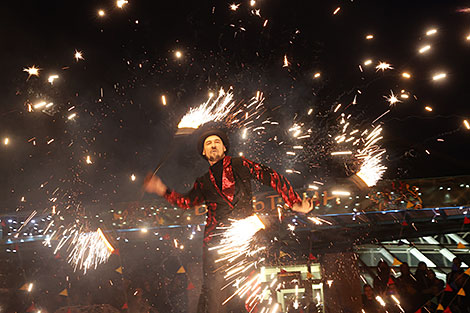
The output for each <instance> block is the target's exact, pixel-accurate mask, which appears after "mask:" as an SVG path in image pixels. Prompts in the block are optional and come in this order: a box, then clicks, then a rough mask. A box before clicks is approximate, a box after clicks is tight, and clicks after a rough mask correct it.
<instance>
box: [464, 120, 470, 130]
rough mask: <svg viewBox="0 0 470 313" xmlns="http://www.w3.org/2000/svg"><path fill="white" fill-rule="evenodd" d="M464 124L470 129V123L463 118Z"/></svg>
mask: <svg viewBox="0 0 470 313" xmlns="http://www.w3.org/2000/svg"><path fill="white" fill-rule="evenodd" d="M463 124H464V125H465V128H467V129H470V124H469V123H468V121H467V120H463Z"/></svg>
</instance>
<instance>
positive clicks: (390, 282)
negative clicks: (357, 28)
mask: <svg viewBox="0 0 470 313" xmlns="http://www.w3.org/2000/svg"><path fill="white" fill-rule="evenodd" d="M394 283H395V281H394V280H393V279H392V277H390V278H389V279H388V282H387V285H393V284H394Z"/></svg>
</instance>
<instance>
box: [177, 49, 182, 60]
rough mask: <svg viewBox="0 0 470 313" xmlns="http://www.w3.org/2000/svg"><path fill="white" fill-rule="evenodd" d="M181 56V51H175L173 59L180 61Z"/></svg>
mask: <svg viewBox="0 0 470 313" xmlns="http://www.w3.org/2000/svg"><path fill="white" fill-rule="evenodd" d="M182 56H183V53H181V51H175V57H176V58H177V59H181V57H182Z"/></svg>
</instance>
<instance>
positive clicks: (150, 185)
mask: <svg viewBox="0 0 470 313" xmlns="http://www.w3.org/2000/svg"><path fill="white" fill-rule="evenodd" d="M201 188H202V186H201V184H200V183H199V182H198V181H196V182H195V183H194V186H193V188H192V189H191V190H190V191H189V192H188V193H186V194H184V195H183V194H180V193H178V192H176V191H174V190H171V189H169V188H168V187H167V186H166V185H165V184H164V183H163V182H162V180H161V179H160V178H159V177H158V176H155V175H153V174H152V173H150V174H149V175H147V177H146V178H145V181H144V189H145V191H146V192H148V193H155V194H157V195H159V196H161V197H164V198H165V199H166V200H167V201H168V202H169V203H171V204H173V205H176V206H178V207H180V208H182V209H190V208H192V207H194V206H196V205H200V204H202V203H203V202H204V197H203V195H202V192H201Z"/></svg>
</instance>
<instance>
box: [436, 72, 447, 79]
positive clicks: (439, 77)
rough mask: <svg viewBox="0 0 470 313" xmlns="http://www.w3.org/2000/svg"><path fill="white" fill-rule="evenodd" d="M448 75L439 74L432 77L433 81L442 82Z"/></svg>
mask: <svg viewBox="0 0 470 313" xmlns="http://www.w3.org/2000/svg"><path fill="white" fill-rule="evenodd" d="M446 76H447V74H446V73H438V74H436V75H434V76H433V77H432V80H440V79H443V78H446Z"/></svg>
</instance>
